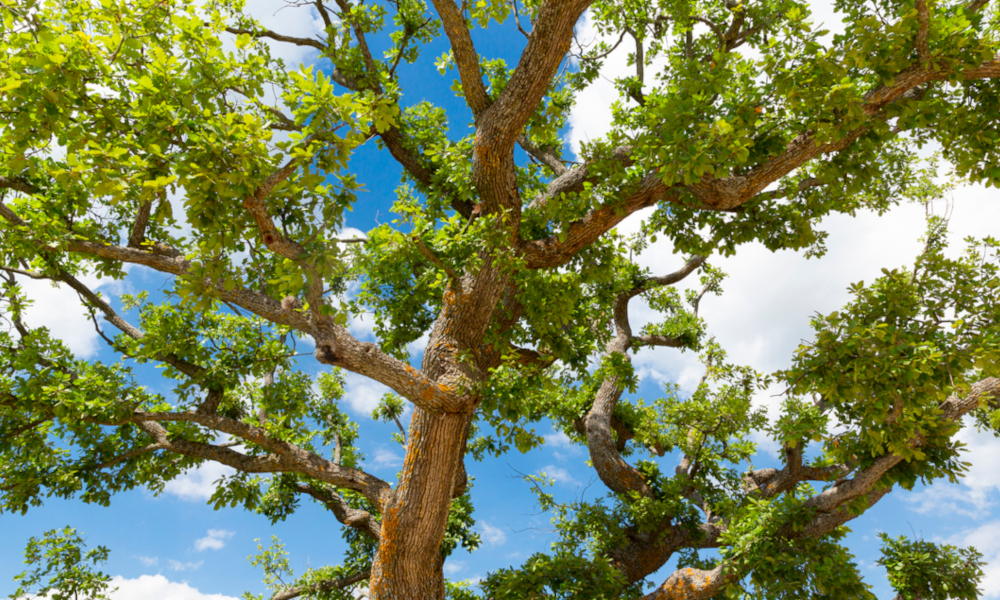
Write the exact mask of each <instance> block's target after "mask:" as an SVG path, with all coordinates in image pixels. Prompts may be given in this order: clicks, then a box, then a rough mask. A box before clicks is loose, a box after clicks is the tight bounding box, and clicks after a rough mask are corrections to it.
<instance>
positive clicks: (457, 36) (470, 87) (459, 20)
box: [433, 0, 492, 121]
mask: <svg viewBox="0 0 1000 600" xmlns="http://www.w3.org/2000/svg"><path fill="white" fill-rule="evenodd" d="M433 1H434V8H436V9H437V12H438V16H440V17H441V23H442V24H443V25H444V32H445V34H446V35H447V36H448V41H449V42H450V43H451V51H452V55H453V56H454V57H455V64H456V65H457V66H458V76H459V79H461V81H462V91H463V92H464V93H465V101H466V103H468V105H469V108H470V109H472V115H473V117H474V118H475V119H476V120H477V121H478V120H479V117H480V115H482V114H483V112H485V111H486V109H487V108H489V107H490V104H491V103H492V101H491V100H490V97H489V94H487V93H486V86H485V85H483V76H482V73H481V72H480V70H479V54H477V53H476V48H475V47H474V46H473V44H472V36H471V35H470V34H469V27H468V25H466V23H465V17H463V16H462V13H461V11H460V10H459V8H458V5H457V4H455V2H454V0H433Z"/></svg>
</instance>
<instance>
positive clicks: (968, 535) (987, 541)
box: [948, 521, 1000, 598]
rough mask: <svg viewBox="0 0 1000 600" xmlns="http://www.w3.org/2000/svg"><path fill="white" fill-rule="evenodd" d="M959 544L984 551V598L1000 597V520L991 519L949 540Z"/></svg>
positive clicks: (982, 587)
mask: <svg viewBox="0 0 1000 600" xmlns="http://www.w3.org/2000/svg"><path fill="white" fill-rule="evenodd" d="M948 542H949V543H951V544H955V545H957V546H975V547H976V549H977V550H979V551H980V552H982V553H983V560H984V561H986V563H987V564H986V566H985V567H984V568H983V572H984V577H983V582H982V586H981V589H982V592H983V595H982V597H983V598H1000V521H990V522H989V523H984V524H982V525H980V526H979V527H976V528H975V529H970V530H968V531H965V532H963V533H961V534H959V535H956V536H954V537H952V538H951V539H949V540H948Z"/></svg>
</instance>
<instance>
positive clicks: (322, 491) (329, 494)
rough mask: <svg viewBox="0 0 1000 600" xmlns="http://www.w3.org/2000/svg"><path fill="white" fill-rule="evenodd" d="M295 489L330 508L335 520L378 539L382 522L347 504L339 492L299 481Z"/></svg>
mask: <svg viewBox="0 0 1000 600" xmlns="http://www.w3.org/2000/svg"><path fill="white" fill-rule="evenodd" d="M295 489H296V491H298V492H299V493H302V494H307V495H309V496H311V497H312V498H314V499H315V500H316V501H317V502H319V503H320V504H322V505H324V506H326V507H327V508H328V509H330V512H332V513H333V515H334V516H335V517H336V518H337V520H338V521H340V522H341V523H343V524H344V525H347V526H348V527H353V528H354V529H357V530H358V531H360V532H361V533H363V534H365V535H367V536H368V537H370V538H371V539H373V540H378V539H379V532H380V531H381V529H382V523H380V522H379V521H378V519H376V518H375V517H373V516H372V515H371V513H369V512H368V511H364V510H361V509H359V508H352V507H351V506H350V505H348V504H347V501H346V500H344V499H343V498H342V497H341V496H340V494H337V493H336V492H334V491H333V490H330V489H326V488H325V487H320V486H317V485H311V484H307V483H301V482H299V483H297V484H296V486H295Z"/></svg>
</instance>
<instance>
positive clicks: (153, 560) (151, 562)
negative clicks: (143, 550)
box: [136, 556, 160, 567]
mask: <svg viewBox="0 0 1000 600" xmlns="http://www.w3.org/2000/svg"><path fill="white" fill-rule="evenodd" d="M136 559H138V560H139V562H141V563H142V564H144V565H146V566H147V567H152V566H155V565H157V564H159V562H160V559H159V557H156V556H136Z"/></svg>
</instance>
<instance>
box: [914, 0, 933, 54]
mask: <svg viewBox="0 0 1000 600" xmlns="http://www.w3.org/2000/svg"><path fill="white" fill-rule="evenodd" d="M914 5H915V6H916V9H917V38H916V40H915V41H914V42H913V45H914V47H915V48H916V49H917V56H918V57H919V58H920V62H921V64H923V63H926V62H927V61H928V60H930V57H931V51H930V48H929V47H928V46H927V33H928V31H929V30H930V26H931V11H930V8H929V7H928V6H927V0H915V1H914Z"/></svg>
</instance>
